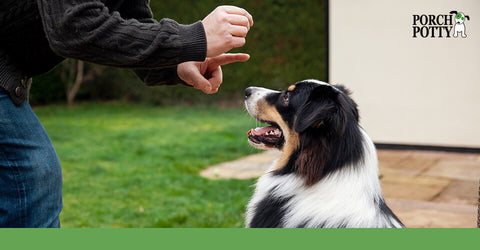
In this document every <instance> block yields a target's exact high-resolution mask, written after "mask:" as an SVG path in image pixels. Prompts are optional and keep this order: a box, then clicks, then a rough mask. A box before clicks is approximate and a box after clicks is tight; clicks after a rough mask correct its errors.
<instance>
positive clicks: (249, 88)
mask: <svg viewBox="0 0 480 250" xmlns="http://www.w3.org/2000/svg"><path fill="white" fill-rule="evenodd" d="M252 92H253V88H252V87H248V88H246V89H245V99H247V98H248V97H249V96H251V95H252Z"/></svg>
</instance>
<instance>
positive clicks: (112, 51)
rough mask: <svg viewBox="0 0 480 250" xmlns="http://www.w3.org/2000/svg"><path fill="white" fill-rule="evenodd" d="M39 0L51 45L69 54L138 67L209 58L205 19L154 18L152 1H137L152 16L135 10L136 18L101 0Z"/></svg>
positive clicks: (100, 62) (61, 54) (172, 64)
mask: <svg viewBox="0 0 480 250" xmlns="http://www.w3.org/2000/svg"><path fill="white" fill-rule="evenodd" d="M37 2H38V7H39V10H40V15H41V17H42V21H43V25H44V30H45V33H46V36H47V39H48V41H49V45H50V47H51V49H52V50H53V51H54V52H55V53H56V54H58V55H60V56H63V57H69V58H76V59H80V60H84V61H89V62H93V63H98V64H103V65H109V66H115V67H122V68H137V69H138V68H143V69H152V68H161V67H170V68H171V67H173V66H175V65H177V64H179V63H182V62H186V61H204V60H205V58H206V54H207V41H206V35H205V31H204V28H203V25H202V23H201V22H200V21H199V22H196V23H194V24H191V25H182V24H178V23H177V22H175V21H173V20H171V19H166V18H165V19H162V20H160V22H157V21H154V20H153V19H152V18H151V12H150V9H149V7H148V3H147V1H141V0H139V1H135V2H136V4H134V5H132V6H131V7H132V8H138V10H140V11H143V13H141V14H140V15H145V13H149V12H150V16H145V17H143V18H142V17H141V16H138V17H135V14H131V15H132V16H131V18H130V19H125V18H123V17H121V16H120V13H119V12H111V13H110V12H109V10H108V8H107V7H106V6H105V5H104V4H103V3H102V2H101V1H98V0H37ZM132 2H134V1H132ZM130 13H133V12H130ZM134 18H138V20H137V19H134ZM147 20H150V21H147Z"/></svg>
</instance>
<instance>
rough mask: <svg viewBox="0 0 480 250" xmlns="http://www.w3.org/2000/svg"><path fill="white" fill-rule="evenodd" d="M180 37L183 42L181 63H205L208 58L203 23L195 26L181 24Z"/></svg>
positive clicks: (199, 22)
mask: <svg viewBox="0 0 480 250" xmlns="http://www.w3.org/2000/svg"><path fill="white" fill-rule="evenodd" d="M178 29H179V35H180V37H181V39H182V42H183V47H182V51H181V52H180V60H181V62H188V61H198V62H203V61H205V59H206V57H207V37H206V35H205V29H204V28H203V24H202V22H201V21H198V22H196V23H194V24H190V25H183V24H180V25H179V27H178Z"/></svg>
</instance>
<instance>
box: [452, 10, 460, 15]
mask: <svg viewBox="0 0 480 250" xmlns="http://www.w3.org/2000/svg"><path fill="white" fill-rule="evenodd" d="M457 13H458V12H457V11H456V10H452V11H450V14H454V15H456V14H457Z"/></svg>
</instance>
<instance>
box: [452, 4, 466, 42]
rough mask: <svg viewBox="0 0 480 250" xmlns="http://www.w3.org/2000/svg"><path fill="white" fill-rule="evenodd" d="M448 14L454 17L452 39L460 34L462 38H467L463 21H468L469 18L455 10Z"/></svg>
mask: <svg viewBox="0 0 480 250" xmlns="http://www.w3.org/2000/svg"><path fill="white" fill-rule="evenodd" d="M450 14H454V15H455V27H454V29H453V37H458V33H459V32H460V33H461V35H462V37H463V38H465V37H467V34H466V33H465V19H467V20H470V17H469V16H467V15H465V14H463V13H462V12H457V11H456V10H452V11H450Z"/></svg>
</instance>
